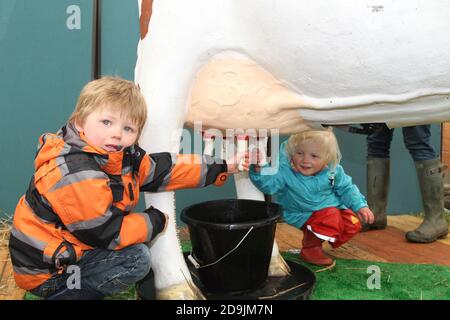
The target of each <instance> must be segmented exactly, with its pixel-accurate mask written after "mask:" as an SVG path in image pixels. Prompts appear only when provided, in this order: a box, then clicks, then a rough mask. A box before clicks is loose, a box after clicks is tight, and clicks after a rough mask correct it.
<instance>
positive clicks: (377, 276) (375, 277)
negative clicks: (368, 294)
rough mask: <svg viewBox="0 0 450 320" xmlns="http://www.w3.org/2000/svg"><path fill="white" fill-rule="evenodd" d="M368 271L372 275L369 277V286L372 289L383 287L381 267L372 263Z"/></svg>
mask: <svg viewBox="0 0 450 320" xmlns="http://www.w3.org/2000/svg"><path fill="white" fill-rule="evenodd" d="M367 273H368V274H370V276H369V277H368V278H367V282H366V284H367V288H368V289H370V290H374V289H378V290H379V289H381V269H380V267H379V266H376V265H370V266H368V267H367Z"/></svg>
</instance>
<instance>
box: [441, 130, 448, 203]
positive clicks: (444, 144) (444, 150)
mask: <svg viewBox="0 0 450 320" xmlns="http://www.w3.org/2000/svg"><path fill="white" fill-rule="evenodd" d="M441 161H442V163H443V164H444V165H446V166H447V167H448V168H450V122H444V123H443V124H442V126H441ZM448 172H449V171H447V174H446V176H445V178H444V194H445V207H446V208H447V209H449V210H450V174H449V173H448Z"/></svg>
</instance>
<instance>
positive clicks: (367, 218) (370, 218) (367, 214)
mask: <svg viewBox="0 0 450 320" xmlns="http://www.w3.org/2000/svg"><path fill="white" fill-rule="evenodd" d="M358 217H359V219H360V220H361V221H363V222H365V223H368V224H372V223H373V222H374V220H375V216H374V215H373V212H372V210H370V209H369V208H368V207H364V208H361V209H359V211H358Z"/></svg>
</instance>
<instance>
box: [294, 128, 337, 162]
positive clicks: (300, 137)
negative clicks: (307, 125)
mask: <svg viewBox="0 0 450 320" xmlns="http://www.w3.org/2000/svg"><path fill="white" fill-rule="evenodd" d="M305 141H312V142H314V143H316V144H318V145H319V146H320V148H321V149H322V150H323V151H324V157H325V159H324V160H325V163H326V164H327V165H328V166H329V167H330V169H331V170H334V169H335V168H336V166H337V165H338V164H339V162H340V161H341V158H342V156H341V151H340V150H339V144H338V142H337V139H336V136H335V135H334V133H333V130H332V129H331V127H329V128H327V129H326V130H314V129H310V130H305V131H302V132H299V133H296V134H293V135H291V136H290V137H289V139H288V142H287V144H286V152H287V154H288V156H289V157H290V159H292V156H293V155H294V154H295V152H296V151H297V147H298V145H299V144H301V143H302V142H305Z"/></svg>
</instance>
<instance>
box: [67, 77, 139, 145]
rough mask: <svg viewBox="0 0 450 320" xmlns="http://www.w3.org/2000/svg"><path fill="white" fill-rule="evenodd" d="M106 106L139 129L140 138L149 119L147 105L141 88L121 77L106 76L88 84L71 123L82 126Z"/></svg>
mask: <svg viewBox="0 0 450 320" xmlns="http://www.w3.org/2000/svg"><path fill="white" fill-rule="evenodd" d="M106 104H109V106H111V107H112V108H113V109H115V110H118V111H120V116H121V117H124V118H126V119H129V120H130V121H131V122H132V123H133V124H135V125H136V126H137V127H138V128H139V133H138V138H139V136H140V134H141V132H142V129H143V128H144V125H145V121H146V119H147V105H146V103H145V99H144V96H143V95H142V93H141V92H140V90H139V87H138V86H137V85H135V84H134V83H133V82H131V81H128V80H125V79H122V78H119V77H112V76H105V77H102V78H100V79H97V80H93V81H90V82H88V83H87V84H86V85H85V86H84V88H83V89H82V90H81V93H80V96H79V97H78V101H77V105H76V107H75V110H74V112H73V113H72V115H71V116H70V118H69V122H71V123H74V122H75V121H76V122H77V123H78V124H79V125H81V126H82V125H84V121H85V120H86V117H87V116H88V115H90V114H91V113H92V112H94V111H96V110H97V109H98V108H102V107H104V106H105V105H106Z"/></svg>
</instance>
